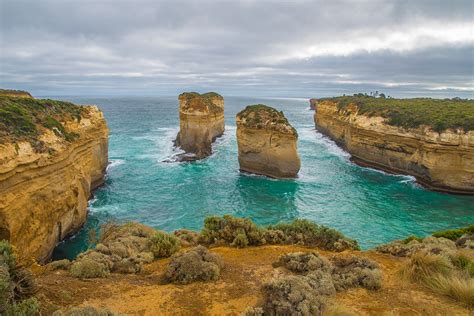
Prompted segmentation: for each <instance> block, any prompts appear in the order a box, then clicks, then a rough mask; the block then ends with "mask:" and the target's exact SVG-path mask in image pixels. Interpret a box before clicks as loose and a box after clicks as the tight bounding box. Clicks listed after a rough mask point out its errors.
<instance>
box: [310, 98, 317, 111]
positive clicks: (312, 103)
mask: <svg viewBox="0 0 474 316" xmlns="http://www.w3.org/2000/svg"><path fill="white" fill-rule="evenodd" d="M317 104H318V99H309V109H310V110H316V105H317Z"/></svg>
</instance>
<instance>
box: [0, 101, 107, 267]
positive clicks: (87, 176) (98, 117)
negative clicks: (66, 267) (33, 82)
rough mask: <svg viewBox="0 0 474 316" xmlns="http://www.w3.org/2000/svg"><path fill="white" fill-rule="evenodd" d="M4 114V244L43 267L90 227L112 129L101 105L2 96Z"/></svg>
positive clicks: (0, 215)
mask: <svg viewBox="0 0 474 316" xmlns="http://www.w3.org/2000/svg"><path fill="white" fill-rule="evenodd" d="M0 113H1V115H0V239H7V240H9V241H10V242H11V243H12V244H13V245H14V246H16V248H17V249H19V253H20V255H21V256H22V257H25V258H22V259H29V258H35V259H36V260H38V261H40V262H42V261H45V260H47V259H48V258H49V257H50V255H51V253H52V251H53V248H54V247H55V246H56V244H57V243H58V242H59V241H61V240H62V239H64V238H65V237H66V236H68V235H70V234H72V233H74V232H76V231H77V230H78V229H79V228H80V227H81V226H82V225H83V223H84V222H85V220H86V216H87V201H88V199H89V198H90V196H91V191H92V190H93V189H94V188H96V187H98V186H99V185H101V184H102V183H103V176H104V173H105V169H106V166H107V163H108V129H107V126H106V122H105V120H104V117H103V114H102V112H101V111H100V110H99V109H98V108H97V107H95V106H86V107H80V106H77V105H74V104H71V103H68V102H60V101H53V100H37V99H32V98H31V99H27V98H16V97H0Z"/></svg>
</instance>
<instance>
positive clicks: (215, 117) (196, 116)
mask: <svg viewBox="0 0 474 316" xmlns="http://www.w3.org/2000/svg"><path fill="white" fill-rule="evenodd" d="M179 121H180V130H179V133H178V136H177V137H176V142H175V143H176V146H179V147H181V149H183V150H184V151H185V152H186V153H187V155H184V156H183V159H184V160H197V159H202V158H205V157H207V156H209V155H211V154H212V142H213V141H214V140H215V139H216V138H217V137H219V136H221V135H222V134H223V133H224V126H225V122H224V98H223V97H222V96H221V95H219V94H217V93H215V92H208V93H205V94H199V93H196V92H185V93H182V94H180V95H179Z"/></svg>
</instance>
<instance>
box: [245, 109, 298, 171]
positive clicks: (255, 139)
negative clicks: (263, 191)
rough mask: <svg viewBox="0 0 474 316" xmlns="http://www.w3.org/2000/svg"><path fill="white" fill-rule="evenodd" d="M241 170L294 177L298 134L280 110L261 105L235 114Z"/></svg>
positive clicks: (296, 166)
mask: <svg viewBox="0 0 474 316" xmlns="http://www.w3.org/2000/svg"><path fill="white" fill-rule="evenodd" d="M236 119H237V145H238V148H239V165H240V170H242V171H246V172H250V173H256V174H262V175H266V176H269V177H273V178H294V177H296V176H297V174H298V171H299V170H300V165H301V163H300V158H299V156H298V151H297V141H298V134H297V132H296V130H295V129H294V128H293V127H292V126H291V125H290V124H289V123H288V120H287V119H286V118H285V116H284V115H283V112H278V111H277V110H275V109H274V108H271V107H268V106H266V105H263V104H257V105H252V106H248V107H246V108H245V110H243V111H241V112H240V113H238V114H237V117H236Z"/></svg>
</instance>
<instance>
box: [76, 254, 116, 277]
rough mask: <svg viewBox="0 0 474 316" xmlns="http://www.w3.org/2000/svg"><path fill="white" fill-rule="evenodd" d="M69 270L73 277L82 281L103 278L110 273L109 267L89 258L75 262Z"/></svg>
mask: <svg viewBox="0 0 474 316" xmlns="http://www.w3.org/2000/svg"><path fill="white" fill-rule="evenodd" d="M69 270H70V272H71V275H72V276H73V277H75V278H81V279H92V278H102V277H105V276H107V275H108V274H109V273H110V270H109V268H108V267H107V265H105V264H103V263H101V262H98V261H95V260H92V259H91V258H87V257H85V258H82V259H80V260H78V261H75V262H73V264H72V265H71V268H70V269H69Z"/></svg>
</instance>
